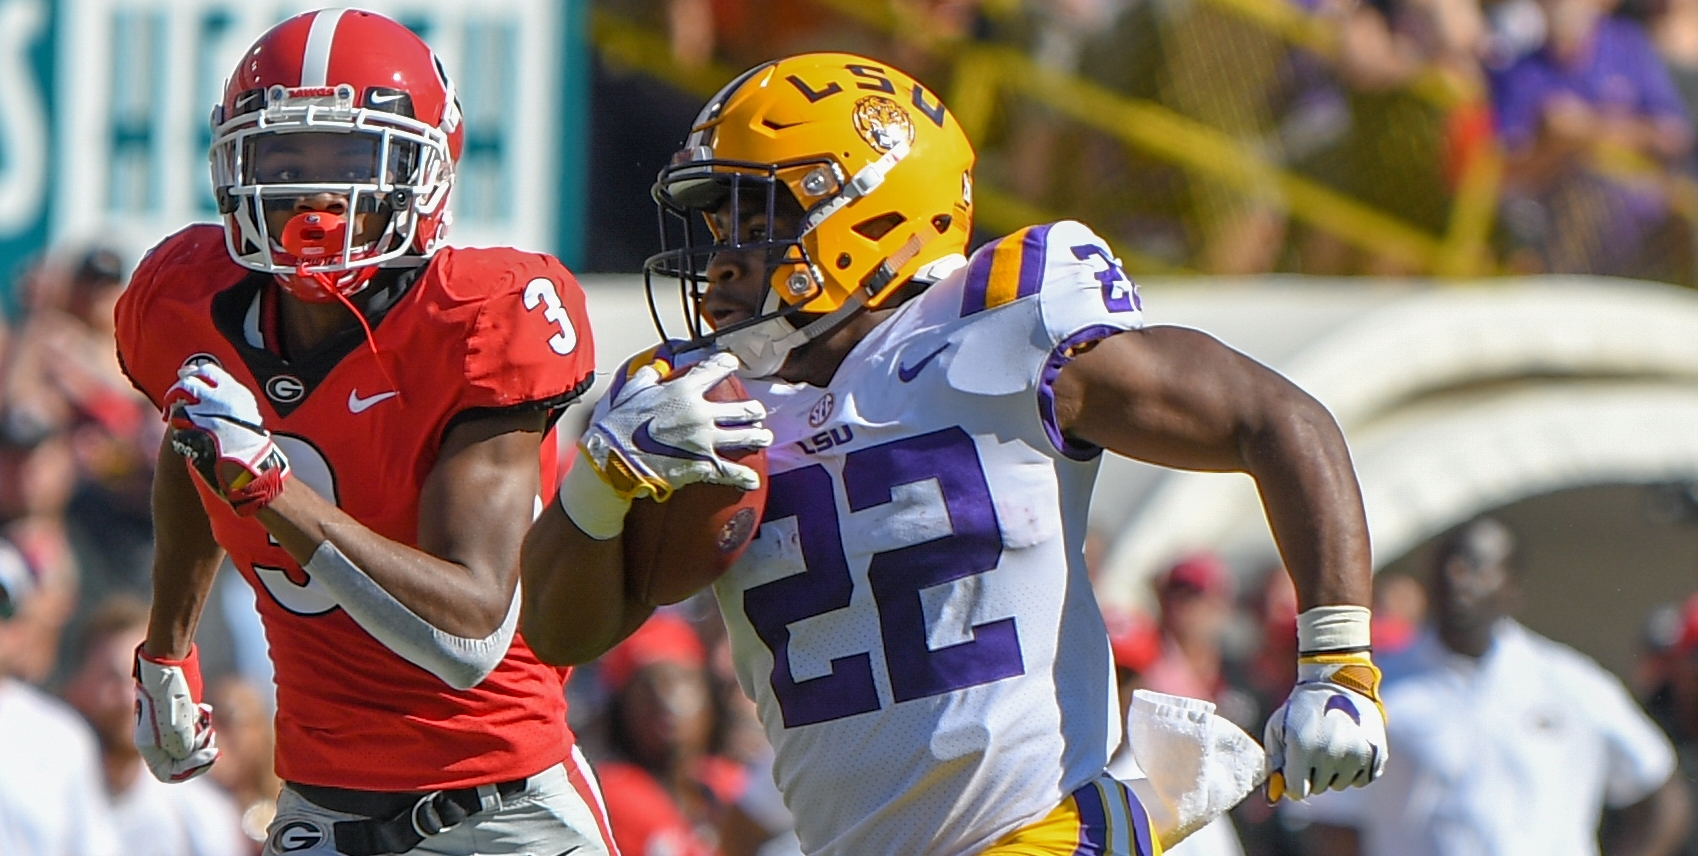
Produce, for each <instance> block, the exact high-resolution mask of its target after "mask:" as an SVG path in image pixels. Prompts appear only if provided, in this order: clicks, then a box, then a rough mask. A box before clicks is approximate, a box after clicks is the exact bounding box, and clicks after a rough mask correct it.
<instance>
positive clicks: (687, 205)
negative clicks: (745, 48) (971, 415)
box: [644, 53, 974, 376]
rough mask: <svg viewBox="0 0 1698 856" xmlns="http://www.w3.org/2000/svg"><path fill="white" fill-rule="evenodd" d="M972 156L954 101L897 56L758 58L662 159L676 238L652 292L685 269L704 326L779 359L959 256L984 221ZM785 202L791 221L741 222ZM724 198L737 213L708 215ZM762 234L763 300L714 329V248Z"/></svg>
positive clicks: (663, 202) (754, 366)
mask: <svg viewBox="0 0 1698 856" xmlns="http://www.w3.org/2000/svg"><path fill="white" fill-rule="evenodd" d="M973 160H974V155H973V147H972V144H971V143H969V142H968V141H967V136H966V134H964V133H963V132H962V130H961V126H960V125H959V124H958V123H957V122H956V121H955V117H954V116H952V115H950V113H949V111H948V110H947V109H945V108H944V106H943V103H942V101H941V100H939V99H938V97H937V96H936V95H934V94H932V93H931V92H930V91H928V90H927V89H926V88H925V87H924V86H922V85H921V84H920V83H919V82H917V81H915V80H914V79H913V78H911V77H909V76H908V75H906V74H903V73H902V72H900V71H898V70H896V69H894V68H891V67H890V66H888V65H885V64H883V63H879V62H875V61H873V60H870V59H867V58H865V57H860V56H855V55H852V54H842V53H812V54H802V55H800V56H794V57H790V58H788V59H782V60H777V61H773V62H769V63H766V64H763V65H760V66H757V67H755V68H753V69H750V70H749V71H747V72H744V73H743V74H742V75H741V76H739V77H738V78H737V79H736V80H733V81H732V82H731V83H729V84H727V85H726V86H725V88H724V89H721V90H720V91H719V93H718V94H717V95H715V96H714V97H713V99H712V100H710V101H709V102H708V103H707V106H705V107H704V108H702V111H701V113H700V114H699V115H698V116H697V117H696V121H695V124H694V125H693V126H692V128H691V129H690V135H689V138H688V139H687V140H686V141H685V145H684V148H683V149H682V150H681V151H679V152H678V154H677V155H675V156H674V157H673V159H672V162H671V163H670V164H669V165H668V166H667V167H665V168H664V169H662V170H661V172H660V177H659V180H658V181H657V182H656V184H655V187H654V197H655V201H656V202H657V203H658V204H659V206H660V209H661V215H662V216H661V241H662V246H663V248H664V249H663V251H662V252H661V253H659V254H657V255H655V256H653V257H651V258H650V259H649V260H648V262H647V263H645V265H644V268H645V275H646V276H647V277H648V283H649V286H650V290H649V295H650V300H651V301H653V300H654V290H653V287H654V283H655V279H656V277H657V275H658V276H660V277H662V278H666V279H670V278H674V277H675V278H676V279H677V280H678V281H679V282H680V283H681V285H682V286H683V288H684V291H685V294H684V311H685V313H686V315H687V316H689V320H690V324H691V327H692V330H691V332H692V334H693V335H694V337H695V338H696V340H697V341H699V342H704V343H706V342H710V341H717V342H718V343H719V344H720V345H722V346H724V347H726V348H727V349H729V350H731V351H733V352H734V353H736V354H737V355H738V356H739V357H742V358H743V362H744V364H745V366H746V367H747V369H748V370H749V371H750V373H751V374H754V375H756V376H762V375H767V374H772V373H774V372H776V371H777V370H778V368H779V366H780V365H782V363H783V360H784V357H785V356H786V355H788V353H789V351H790V350H791V349H793V348H794V347H795V346H797V345H799V344H802V343H803V342H806V341H808V340H810V339H813V338H816V337H818V336H820V335H823V334H825V333H826V332H829V331H830V330H831V329H834V328H835V327H836V326H837V325H838V324H840V323H842V321H844V320H846V319H847V318H848V317H849V316H850V315H852V314H853V313H854V312H857V311H860V310H861V309H863V308H867V307H879V306H882V305H885V304H886V303H887V302H889V301H890V300H891V298H892V295H893V294H895V293H896V292H897V291H898V289H899V288H900V287H901V286H902V285H903V284H905V283H907V282H909V281H912V280H920V281H927V280H935V279H938V278H941V276H942V275H944V274H945V273H947V272H948V271H949V270H952V269H954V267H957V266H959V264H960V260H961V257H962V256H963V254H964V252H965V250H966V248H967V241H968V237H969V235H970V233H971V231H972V220H973V185H972V170H973ZM785 195H788V196H789V197H791V199H793V200H794V204H793V205H792V204H791V199H785V198H783V197H784V196H785ZM727 203H729V205H728V204H727ZM787 206H789V207H790V209H791V210H795V208H799V209H800V212H801V214H800V218H799V226H798V227H797V229H795V230H794V233H793V234H787V235H779V234H767V235H764V236H762V237H761V238H760V239H759V240H753V241H751V240H745V239H744V238H743V234H742V230H741V228H740V226H739V223H738V221H737V219H736V218H738V217H746V216H750V215H751V214H758V213H760V212H761V211H762V210H763V207H764V211H765V213H766V215H767V222H768V223H771V222H772V221H773V216H774V214H775V213H776V212H778V211H779V210H781V209H782V208H785V207H787ZM721 209H724V210H726V211H727V212H728V213H729V214H730V215H731V219H730V220H729V227H725V226H723V225H721V224H716V223H715V221H714V220H713V218H712V217H711V216H710V215H712V214H713V213H714V212H716V211H720V210H721ZM724 222H725V221H724V220H723V219H722V223H724ZM769 231H770V230H769ZM762 250H764V251H765V255H766V265H767V276H766V289H765V294H764V295H763V297H762V303H761V308H760V312H759V313H757V316H756V317H755V318H753V319H750V320H748V321H743V322H740V323H738V324H735V325H731V326H727V327H726V328H724V329H718V330H709V329H707V327H705V326H704V322H705V319H703V318H702V317H701V313H700V312H699V306H700V301H701V296H702V294H703V292H704V290H705V287H706V285H707V266H708V262H709V261H711V259H712V257H713V256H714V255H716V254H718V253H721V252H727V251H739V252H751V251H762ZM656 318H657V320H658V318H659V314H658V312H657V313H656ZM662 334H663V335H664V334H665V331H664V330H663V331H662Z"/></svg>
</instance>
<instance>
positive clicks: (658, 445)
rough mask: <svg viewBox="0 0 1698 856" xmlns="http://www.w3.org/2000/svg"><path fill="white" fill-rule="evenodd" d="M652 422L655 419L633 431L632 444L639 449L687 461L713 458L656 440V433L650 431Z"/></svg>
mask: <svg viewBox="0 0 1698 856" xmlns="http://www.w3.org/2000/svg"><path fill="white" fill-rule="evenodd" d="M652 422H654V420H653V419H650V420H648V421H646V422H644V423H643V424H641V425H638V426H637V430H635V431H633V432H631V445H633V446H636V447H637V449H638V451H642V452H647V453H649V454H651V455H665V456H666V457H668V458H680V459H682V460H686V461H711V460H713V459H712V458H710V457H708V456H707V455H699V454H696V453H695V452H692V451H690V450H689V449H680V448H678V447H677V446H668V445H666V444H665V443H662V442H660V441H659V440H656V439H655V438H654V435H652V434H650V433H649V424H650V423H652Z"/></svg>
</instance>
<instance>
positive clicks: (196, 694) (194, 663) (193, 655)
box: [134, 643, 205, 702]
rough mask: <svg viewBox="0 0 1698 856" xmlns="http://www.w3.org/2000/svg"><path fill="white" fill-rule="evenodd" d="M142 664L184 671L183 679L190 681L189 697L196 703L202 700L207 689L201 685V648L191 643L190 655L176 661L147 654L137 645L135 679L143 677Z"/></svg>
mask: <svg viewBox="0 0 1698 856" xmlns="http://www.w3.org/2000/svg"><path fill="white" fill-rule="evenodd" d="M145 644H146V643H143V645H145ZM142 663H148V664H150V665H154V666H159V667H160V668H164V669H182V670H183V679H184V680H186V681H188V684H189V695H190V696H191V697H192V698H193V699H194V700H195V701H196V702H199V701H200V700H201V693H202V691H203V690H204V689H205V688H204V687H203V686H202V684H201V677H200V646H198V645H195V644H194V643H190V644H189V653H188V655H187V656H185V657H183V658H182V659H181V660H174V659H172V658H170V657H155V656H153V655H152V654H149V653H147V650H146V649H145V648H144V647H143V646H142V645H137V646H136V674H135V676H134V677H136V678H138V679H139V678H140V677H141V674H140V672H141V664H142Z"/></svg>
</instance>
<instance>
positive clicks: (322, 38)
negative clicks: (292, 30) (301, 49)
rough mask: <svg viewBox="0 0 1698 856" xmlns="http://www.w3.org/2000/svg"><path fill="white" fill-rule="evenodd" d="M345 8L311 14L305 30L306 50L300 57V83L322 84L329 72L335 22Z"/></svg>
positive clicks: (334, 35)
mask: <svg viewBox="0 0 1698 856" xmlns="http://www.w3.org/2000/svg"><path fill="white" fill-rule="evenodd" d="M346 11H347V10H346V9H324V10H321V11H319V12H316V13H314V14H313V19H312V29H310V30H307V50H306V54H305V56H303V57H302V58H301V85H302V86H324V85H326V84H325V80H324V78H325V76H326V75H328V74H329V73H330V45H331V43H332V42H334V41H336V22H337V21H340V20H342V13H343V12H346Z"/></svg>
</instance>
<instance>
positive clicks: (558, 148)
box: [0, 0, 589, 297]
mask: <svg viewBox="0 0 1698 856" xmlns="http://www.w3.org/2000/svg"><path fill="white" fill-rule="evenodd" d="M319 5H320V4H318V3H311V2H298V0H289V2H285V3H281V4H269V3H268V4H259V3H253V2H244V1H243V0H0V287H3V288H5V289H6V291H5V293H6V294H7V295H8V297H10V295H11V291H12V289H13V287H14V280H15V278H16V274H17V272H18V271H19V270H20V269H21V266H22V265H24V264H25V263H26V262H27V260H28V259H30V258H32V257H35V256H37V255H39V254H40V253H42V252H43V251H44V250H47V249H49V248H53V249H61V248H63V249H68V250H78V249H81V248H83V247H87V246H90V245H96V244H99V245H105V246H111V247H113V248H115V249H117V250H119V251H120V253H122V254H123V255H124V257H125V259H126V261H127V262H129V263H130V264H134V263H135V261H136V260H137V259H138V258H139V257H140V255H141V254H142V253H143V252H145V251H146V250H147V248H149V247H151V246H152V245H153V244H155V243H157V242H158V241H159V240H160V239H161V238H164V237H165V236H166V235H169V234H171V233H172V232H174V231H176V230H177V229H180V228H182V227H183V226H184V225H187V224H188V223H192V222H196V221H207V220H211V219H213V217H214V216H215V212H214V211H213V209H212V206H211V193H210V186H209V184H208V178H207V167H206V147H207V143H208V142H209V140H210V133H209V130H208V127H207V117H208V115H209V114H210V112H211V109H212V106H213V104H214V103H216V101H217V99H218V98H219V96H220V95H221V93H222V91H223V86H224V81H225V78H226V76H227V75H228V74H229V73H230V69H231V68H232V67H233V66H234V64H235V62H236V60H237V58H238V57H239V56H240V55H241V52H242V51H243V50H245V49H246V48H247V46H248V45H249V44H251V43H252V42H253V40H254V39H255V38H256V37H258V36H259V35H260V34H261V33H263V32H264V31H265V30H266V29H267V28H268V27H270V26H271V25H273V24H275V23H277V22H278V21H280V20H282V19H283V18H284V17H287V16H288V15H291V14H294V13H297V12H300V11H306V10H308V9H312V8H317V7H318V6H319ZM361 5H362V6H363V7H364V8H368V9H370V10H372V11H375V12H379V13H382V14H388V15H391V16H393V17H395V18H396V19H397V20H399V21H401V22H402V23H403V24H405V25H407V26H408V27H411V28H413V29H414V30H415V31H416V32H418V33H419V34H420V35H421V36H422V37H423V38H424V39H425V40H426V41H428V42H429V43H430V44H431V46H432V47H433V48H434V49H435V50H436V51H437V53H438V54H439V55H440V56H441V57H442V60H443V63H444V65H446V66H447V68H448V70H449V73H450V75H451V76H453V78H454V79H455V83H456V85H457V87H458V90H459V93H460V98H461V105H462V109H463V112H464V115H465V119H466V145H465V149H464V152H463V155H462V157H461V160H460V163H459V171H458V177H457V181H456V188H455V192H454V196H453V198H452V204H453V210H454V220H453V226H452V228H451V229H450V232H449V240H450V241H451V242H452V243H455V244H460V245H474V246H475V245H486V246H487V245H509V246H517V247H520V248H523V249H532V250H539V251H550V252H555V253H557V254H559V255H561V256H562V258H563V259H564V260H565V261H566V262H567V263H568V264H572V263H573V262H575V261H577V260H578V259H579V258H581V255H582V247H583V235H582V231H583V223H584V206H585V204H586V203H585V198H584V196H585V193H584V191H585V180H584V172H585V169H586V164H585V149H584V135H585V134H586V133H587V130H588V112H589V104H588V98H589V95H588V89H589V87H588V82H587V79H588V74H589V72H588V64H587V62H586V61H585V59H584V51H585V48H584V46H583V45H584V38H585V34H584V21H583V18H584V16H585V14H586V7H587V0H482V2H479V3H475V4H474V3H464V2H460V0H369V2H365V3H362V4H361ZM56 107H58V108H59V109H55V108H56Z"/></svg>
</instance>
